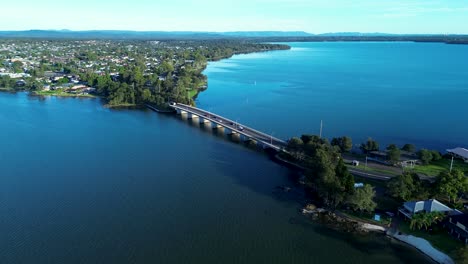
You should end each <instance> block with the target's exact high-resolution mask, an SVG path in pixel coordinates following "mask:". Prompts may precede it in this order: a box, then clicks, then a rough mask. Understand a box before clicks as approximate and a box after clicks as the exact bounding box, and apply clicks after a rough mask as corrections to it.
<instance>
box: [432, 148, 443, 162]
mask: <svg viewBox="0 0 468 264" xmlns="http://www.w3.org/2000/svg"><path fill="white" fill-rule="evenodd" d="M431 154H432V160H433V161H438V160H441V159H442V155H440V152H439V151H437V150H433V151H431Z"/></svg>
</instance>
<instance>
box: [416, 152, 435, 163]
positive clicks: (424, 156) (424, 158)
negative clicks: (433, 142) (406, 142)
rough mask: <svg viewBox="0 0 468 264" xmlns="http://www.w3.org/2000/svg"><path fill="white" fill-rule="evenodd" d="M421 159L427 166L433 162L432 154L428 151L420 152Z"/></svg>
mask: <svg viewBox="0 0 468 264" xmlns="http://www.w3.org/2000/svg"><path fill="white" fill-rule="evenodd" d="M418 154H419V159H420V160H421V161H422V162H423V163H424V164H425V165H427V164H429V163H430V162H431V161H432V152H431V151H430V150H427V149H421V150H420V151H419V153H418Z"/></svg>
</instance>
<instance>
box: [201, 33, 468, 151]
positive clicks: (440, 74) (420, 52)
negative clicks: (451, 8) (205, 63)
mask: <svg viewBox="0 0 468 264" xmlns="http://www.w3.org/2000/svg"><path fill="white" fill-rule="evenodd" d="M286 44H288V45H290V46H292V49H291V50H286V51H273V52H267V53H255V54H247V55H237V56H234V57H232V58H231V59H227V60H222V61H217V62H211V63H210V64H209V67H208V68H207V70H206V71H205V74H207V76H208V90H207V91H205V92H203V93H201V94H200V95H199V97H198V100H197V101H196V103H197V105H198V106H199V107H201V108H205V109H209V110H211V111H214V112H217V113H220V114H223V115H226V116H228V117H231V118H233V119H239V120H240V122H241V123H245V124H248V125H250V126H253V127H255V128H258V129H261V130H263V131H266V132H267V133H273V134H274V136H277V137H280V138H285V139H286V138H289V137H292V136H296V135H301V134H303V133H312V134H318V133H319V129H320V120H323V135H324V136H325V137H328V138H331V137H335V136H342V135H348V136H351V137H352V138H353V143H355V144H359V143H361V142H363V141H365V140H366V139H367V138H368V137H372V138H374V139H376V140H377V141H378V142H380V144H381V145H383V146H385V145H387V144H390V143H395V144H399V145H402V144H405V143H413V144H415V145H416V146H417V147H419V148H434V149H439V150H444V149H446V148H451V147H456V146H465V147H467V146H468V45H447V44H441V43H411V42H375V43H374V42H364V43H361V42H357V43H352V42H330V43H327V42H324V43H286Z"/></svg>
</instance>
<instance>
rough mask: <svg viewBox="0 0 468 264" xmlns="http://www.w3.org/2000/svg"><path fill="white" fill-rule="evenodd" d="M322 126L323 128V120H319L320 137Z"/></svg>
mask: <svg viewBox="0 0 468 264" xmlns="http://www.w3.org/2000/svg"><path fill="white" fill-rule="evenodd" d="M322 128H323V122H322V120H320V138H322Z"/></svg>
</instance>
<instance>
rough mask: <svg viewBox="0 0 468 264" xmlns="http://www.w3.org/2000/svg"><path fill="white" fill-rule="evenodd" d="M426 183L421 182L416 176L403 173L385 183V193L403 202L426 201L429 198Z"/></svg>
mask: <svg viewBox="0 0 468 264" xmlns="http://www.w3.org/2000/svg"><path fill="white" fill-rule="evenodd" d="M427 184H429V183H428V182H424V181H422V180H421V179H420V178H419V176H418V174H416V173H410V172H405V173H403V174H402V175H399V176H397V177H394V178H392V179H391V180H389V181H388V183H387V193H388V194H389V195H390V196H392V197H394V198H397V199H401V200H403V201H408V200H414V199H416V200H426V199H428V198H429V188H428V186H426V185H427Z"/></svg>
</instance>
